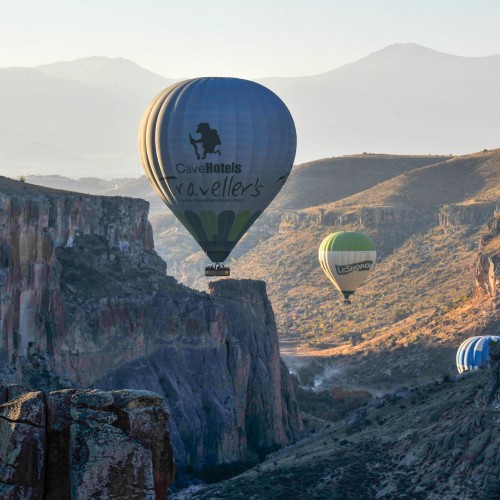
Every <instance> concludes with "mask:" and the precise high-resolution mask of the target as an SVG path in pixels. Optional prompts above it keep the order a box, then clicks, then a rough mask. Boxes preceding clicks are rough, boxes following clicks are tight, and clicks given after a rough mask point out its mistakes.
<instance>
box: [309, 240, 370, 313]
mask: <svg viewBox="0 0 500 500" xmlns="http://www.w3.org/2000/svg"><path fill="white" fill-rule="evenodd" d="M376 256H377V252H376V250H375V244H374V243H373V241H372V240H371V239H370V238H368V236H366V235H365V234H363V233H357V232H350V231H339V232H336V233H333V234H330V235H329V236H327V237H326V238H325V239H324V240H323V241H322V242H321V245H320V246H319V251H318V258H319V263H320V265H321V268H322V269H323V271H324V272H325V274H326V275H327V276H328V278H329V280H330V281H331V282H332V283H333V285H334V286H335V288H337V289H338V290H339V291H340V292H341V293H342V295H343V296H344V302H345V303H348V304H349V303H350V302H349V297H350V296H351V295H352V294H353V293H354V292H355V291H356V289H357V288H358V287H359V286H360V285H361V284H362V283H363V281H365V279H366V277H367V276H368V273H369V272H370V270H371V269H372V267H373V265H374V264H375V259H376Z"/></svg>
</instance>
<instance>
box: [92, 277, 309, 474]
mask: <svg viewBox="0 0 500 500" xmlns="http://www.w3.org/2000/svg"><path fill="white" fill-rule="evenodd" d="M210 292H211V294H210V296H208V295H204V296H203V297H204V298H203V300H201V298H200V297H198V299H197V300H193V297H191V296H190V295H187V296H186V297H184V299H183V300H184V303H183V306H182V308H181V309H180V311H179V308H178V307H179V306H177V307H174V305H173V304H172V303H170V304H169V303H165V304H163V307H164V308H165V311H164V313H162V314H161V315H160V316H162V317H164V318H165V321H172V322H177V323H180V326H181V327H182V332H181V334H179V333H178V332H176V331H175V330H174V332H172V333H169V331H171V329H172V327H171V326H170V327H169V326H168V324H167V325H165V327H164V330H163V331H164V332H165V333H164V341H163V344H162V345H161V346H158V347H157V348H156V349H155V350H154V351H152V352H151V353H150V354H149V355H148V356H145V357H141V358H139V359H137V360H135V361H133V362H130V363H127V364H125V365H123V366H122V367H120V368H119V369H117V370H115V371H114V372H112V373H110V374H108V375H106V376H105V377H103V378H101V379H100V380H98V381H97V382H96V383H95V385H96V386H98V387H100V388H103V389H109V388H112V387H134V388H139V387H154V388H155V391H157V392H160V393H162V394H165V398H166V400H167V403H168V405H169V411H170V413H171V417H172V418H171V427H170V433H171V436H172V442H173V445H174V452H175V458H176V462H177V464H178V466H179V468H180V469H181V470H182V471H189V470H191V471H195V472H196V471H198V472H199V473H200V474H201V475H202V476H203V477H205V478H206V479H209V480H210V479H214V478H217V477H221V476H224V475H227V474H231V473H234V472H236V471H238V470H240V469H241V468H244V467H245V466H248V465H251V464H254V463H256V462H257V461H258V460H259V458H260V457H262V456H264V455H265V454H266V453H268V452H269V451H272V450H275V449H277V448H280V447H282V446H284V445H286V444H289V443H291V442H293V441H294V440H296V439H297V438H299V437H300V436H301V433H302V421H301V418H300V413H299V411H298V407H297V403H296V400H295V396H294V394H293V389H292V388H291V386H290V381H289V378H288V370H286V368H285V367H284V366H283V364H282V362H281V360H280V357H279V346H278V335H277V332H276V325H275V321H274V314H273V311H272V307H271V304H270V302H269V300H268V298H267V294H266V290H265V283H264V282H260V281H251V280H241V281H236V280H221V281H217V282H214V283H211V284H210ZM178 300H179V299H178ZM174 313H175V317H172V315H173V314H174ZM181 317H182V318H183V319H180V318H181ZM169 337H170V338H169Z"/></svg>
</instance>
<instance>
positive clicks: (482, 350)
mask: <svg viewBox="0 0 500 500" xmlns="http://www.w3.org/2000/svg"><path fill="white" fill-rule="evenodd" d="M499 340H500V337H494V336H482V337H470V338H468V339H467V340H465V341H464V342H462V343H461V344H460V347H459V348H458V351H457V369H458V373H463V372H465V371H472V370H479V369H480V368H487V367H488V366H490V356H489V353H488V345H489V344H490V342H498V341H499Z"/></svg>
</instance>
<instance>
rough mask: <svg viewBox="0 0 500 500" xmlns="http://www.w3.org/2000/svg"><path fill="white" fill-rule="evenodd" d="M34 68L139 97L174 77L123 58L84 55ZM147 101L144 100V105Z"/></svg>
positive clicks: (152, 91)
mask: <svg viewBox="0 0 500 500" xmlns="http://www.w3.org/2000/svg"><path fill="white" fill-rule="evenodd" d="M35 69H36V70H38V71H40V72H42V73H44V74H46V75H48V76H51V77H53V78H61V79H63V80H72V81H75V82H80V83H83V84H86V85H89V86H91V87H94V88H97V89H101V90H107V91H109V92H110V93H112V94H114V95H116V94H118V95H120V96H123V97H131V98H133V99H138V100H142V99H144V98H145V97H146V99H149V100H150V99H152V98H153V97H154V95H155V93H157V92H159V91H160V90H161V89H163V88H165V87H168V86H169V85H171V84H172V83H174V81H175V80H172V79H169V78H165V77H164V76H161V75H157V74H156V73H153V72H151V71H148V70H146V69H144V68H141V67H140V66H139V65H137V64H135V63H134V62H132V61H128V60H127V59H122V58H121V57H118V58H109V57H86V58H84V59H77V60H76V61H66V62H58V63H53V64H44V65H42V66H37V67H36V68H35ZM147 102H149V101H146V102H145V103H144V106H146V104H147Z"/></svg>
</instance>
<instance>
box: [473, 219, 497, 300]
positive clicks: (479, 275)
mask: <svg viewBox="0 0 500 500" xmlns="http://www.w3.org/2000/svg"><path fill="white" fill-rule="evenodd" d="M499 246H500V212H495V214H494V215H493V217H491V218H490V219H489V221H488V224H487V232H486V234H485V235H483V237H482V238H481V243H480V247H479V253H478V257H477V260H476V289H477V292H478V293H480V294H485V295H487V296H489V297H490V298H491V299H493V306H494V307H499V306H500V301H499V296H498V290H499V289H500V254H499V252H498V248H499Z"/></svg>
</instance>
